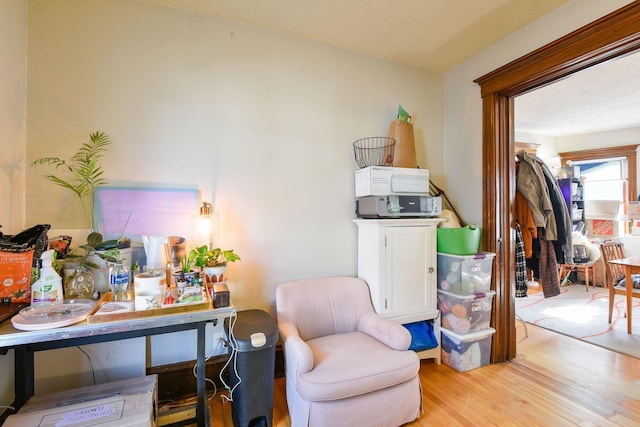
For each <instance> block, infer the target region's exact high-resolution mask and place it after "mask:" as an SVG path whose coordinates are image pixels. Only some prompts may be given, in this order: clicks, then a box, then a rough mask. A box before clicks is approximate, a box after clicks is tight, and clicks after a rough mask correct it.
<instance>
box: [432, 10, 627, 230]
mask: <svg viewBox="0 0 640 427" xmlns="http://www.w3.org/2000/svg"><path fill="white" fill-rule="evenodd" d="M628 3H631V1H629V0H610V1H606V2H603V1H600V0H573V1H571V2H569V3H567V4H565V5H563V6H561V7H559V8H558V9H556V10H553V11H552V12H550V13H548V14H547V15H545V16H543V17H541V18H540V19H538V20H537V21H535V22H533V23H531V24H530V25H528V26H526V27H524V28H522V29H520V30H518V31H516V32H514V33H512V34H510V35H509V36H508V37H505V38H504V39H502V40H500V41H499V42H497V43H495V44H494V45H492V46H491V47H489V48H488V49H485V50H484V51H482V52H480V53H479V54H477V55H475V56H473V57H471V58H469V59H468V60H467V61H465V62H463V63H462V64H460V65H458V66H456V67H454V68H452V69H451V70H449V71H447V72H446V73H445V123H444V128H445V159H444V166H445V170H446V171H447V178H446V179H447V183H446V187H445V188H446V190H447V195H448V196H449V198H450V199H451V200H452V201H454V203H456V204H457V206H458V208H459V211H460V214H461V215H462V217H463V218H464V219H465V220H466V221H467V222H475V223H478V224H481V223H482V190H483V184H482V100H481V98H480V87H479V86H478V85H477V84H475V83H473V80H475V79H477V78H479V77H481V76H483V75H485V74H487V73H489V72H491V71H493V70H495V69H497V68H499V67H501V66H503V65H505V64H507V63H509V62H511V61H513V60H515V59H517V58H519V57H521V56H523V55H525V54H527V53H529V52H531V51H533V50H535V49H537V48H539V47H541V46H544V45H545V44H547V43H549V42H552V41H553V40H556V39H558V38H560V37H562V36H564V35H566V34H568V33H570V32H571V31H573V30H576V29H578V28H580V27H581V26H583V25H586V24H588V23H590V22H592V21H595V20H596V19H598V18H600V17H602V16H604V15H606V14H608V13H610V12H612V11H614V10H616V9H619V8H620V7H622V6H624V5H625V4H628ZM516 114H517V112H516Z"/></svg>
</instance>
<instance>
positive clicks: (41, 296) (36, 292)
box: [31, 249, 64, 307]
mask: <svg viewBox="0 0 640 427" xmlns="http://www.w3.org/2000/svg"><path fill="white" fill-rule="evenodd" d="M40 259H41V260H42V268H40V278H39V279H38V280H36V281H35V282H34V283H33V285H31V306H32V307H41V306H44V305H50V304H62V302H63V299H64V295H63V293H62V278H61V277H60V276H59V275H58V273H57V272H56V270H55V269H54V268H53V266H52V264H53V249H49V250H48V251H45V252H43V253H42V255H41V256H40Z"/></svg>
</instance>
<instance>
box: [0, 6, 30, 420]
mask: <svg viewBox="0 0 640 427" xmlns="http://www.w3.org/2000/svg"><path fill="white" fill-rule="evenodd" d="M26 10H27V9H26V3H25V2H24V0H3V1H1V2H0V152H1V153H2V156H1V158H2V159H1V160H0V200H2V203H0V225H2V229H0V231H2V232H4V233H9V232H11V230H14V229H22V228H23V227H24V151H25V125H26V124H25V112H26V86H25V79H26V26H25V16H26ZM13 360H14V352H13V350H11V351H9V352H8V353H7V354H6V355H0V372H3V375H2V378H1V379H0V405H3V404H10V403H11V402H12V401H13V396H14V393H13V390H14V388H13V386H14V382H13V375H6V374H5V373H7V372H13ZM2 412H3V410H2V408H0V413H2Z"/></svg>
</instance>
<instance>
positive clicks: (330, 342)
mask: <svg viewBox="0 0 640 427" xmlns="http://www.w3.org/2000/svg"><path fill="white" fill-rule="evenodd" d="M306 343H307V345H308V346H309V348H311V351H312V352H313V356H314V368H313V369H312V370H311V371H309V372H307V373H304V374H302V375H300V376H299V377H298V381H297V388H298V392H299V393H300V395H301V396H302V397H303V398H304V399H306V400H310V401H327V400H338V399H344V398H347V397H352V396H357V395H360V394H365V393H370V392H372V391H375V390H380V389H384V388H387V387H392V386H395V385H398V384H401V383H404V382H406V381H409V380H411V379H412V378H414V377H416V375H417V374H418V370H419V369H420V360H419V359H418V356H417V355H416V353H415V352H413V351H402V352H398V351H397V350H394V349H392V348H390V347H387V346H386V345H385V344H383V343H381V342H380V341H378V340H377V339H375V338H372V337H371V336H369V335H367V334H365V333H363V332H348V333H344V334H335V335H327V336H324V337H320V338H315V339H312V340H309V341H307V342H306ZM381 361H385V362H384V363H380V362H381Z"/></svg>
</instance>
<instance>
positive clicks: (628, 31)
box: [474, 1, 640, 363]
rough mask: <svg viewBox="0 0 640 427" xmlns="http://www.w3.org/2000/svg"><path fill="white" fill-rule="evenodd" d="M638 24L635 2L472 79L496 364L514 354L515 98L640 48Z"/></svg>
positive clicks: (639, 15) (639, 13) (638, 6)
mask: <svg viewBox="0 0 640 427" xmlns="http://www.w3.org/2000/svg"><path fill="white" fill-rule="evenodd" d="M638 22H640V1H635V2H633V3H630V4H628V5H626V6H625V7H623V8H621V9H618V10H616V11H614V12H612V13H610V14H609V15H606V16H604V17H603V18H600V19H598V20H597V21H594V22H592V23H590V24H588V25H585V26H584V27H582V28H579V29H577V30H576V31H574V32H572V33H570V34H568V35H566V36H564V37H562V38H560V39H558V40H556V41H554V42H551V43H549V44H547V45H546V46H543V47H541V48H540V49H537V50H535V51H533V52H531V53H529V54H527V55H525V56H523V57H521V58H519V59H517V60H515V61H513V62H510V63H509V64H506V65H505V66H503V67H501V68H498V69H497V70H495V71H492V72H491V73H489V74H486V75H484V76H482V77H480V78H478V79H476V80H475V81H474V82H475V83H477V84H479V85H480V93H481V96H482V126H483V128H482V148H483V153H482V162H483V164H482V166H483V182H484V194H483V198H482V199H483V207H482V210H483V220H482V224H483V232H482V234H483V236H482V245H483V249H484V250H487V251H491V252H495V253H496V257H495V260H496V261H495V264H494V270H493V271H494V275H493V276H494V277H493V286H494V289H495V291H496V295H495V297H494V302H495V305H494V306H495V310H494V311H493V316H492V324H493V325H494V328H495V329H496V333H495V334H494V336H493V344H492V362H494V363H497V362H503V361H507V360H510V359H513V358H514V357H515V355H516V339H515V297H514V295H513V292H512V283H513V282H514V279H515V273H514V268H513V266H514V265H515V249H514V248H515V232H514V229H513V218H514V216H513V210H512V209H513V208H512V206H513V203H512V202H513V200H514V197H515V160H514V158H515V151H514V145H515V144H514V142H515V141H514V128H513V117H514V109H513V98H514V97H515V96H517V95H520V94H523V93H526V92H529V91H532V90H535V89H537V88H539V87H542V86H545V85H547V84H549V83H552V82H554V81H556V80H559V79H561V78H564V77H567V76H569V75H571V74H573V73H575V72H577V71H580V70H584V69H586V68H589V67H591V66H594V65H597V64H600V63H602V62H605V61H608V60H611V59H614V58H618V57H621V56H624V55H627V54H630V53H632V52H635V51H637V50H639V49H640V26H639V25H638Z"/></svg>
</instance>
